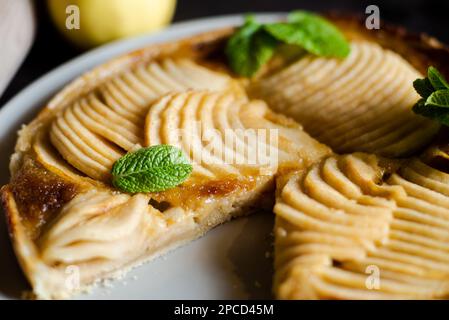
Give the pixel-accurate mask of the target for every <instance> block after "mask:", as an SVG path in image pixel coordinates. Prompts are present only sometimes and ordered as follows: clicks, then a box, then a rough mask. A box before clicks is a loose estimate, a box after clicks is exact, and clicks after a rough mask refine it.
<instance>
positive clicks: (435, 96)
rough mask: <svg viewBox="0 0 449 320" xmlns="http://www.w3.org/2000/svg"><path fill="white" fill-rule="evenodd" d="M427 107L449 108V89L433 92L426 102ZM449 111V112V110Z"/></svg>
mask: <svg viewBox="0 0 449 320" xmlns="http://www.w3.org/2000/svg"><path fill="white" fill-rule="evenodd" d="M425 105H426V106H429V105H431V106H434V107H441V108H449V89H446V90H438V91H435V92H433V93H432V94H431V95H430V96H429V97H428V98H427V100H426V103H425ZM447 111H449V110H447Z"/></svg>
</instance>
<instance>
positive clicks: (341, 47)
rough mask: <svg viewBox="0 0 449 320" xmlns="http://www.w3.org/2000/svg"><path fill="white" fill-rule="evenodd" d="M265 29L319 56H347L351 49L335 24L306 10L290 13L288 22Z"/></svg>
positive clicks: (280, 39) (280, 38)
mask: <svg viewBox="0 0 449 320" xmlns="http://www.w3.org/2000/svg"><path fill="white" fill-rule="evenodd" d="M265 30H267V32H268V33H270V34H271V35H272V36H274V37H275V38H276V39H278V40H279V41H282V42H285V43H288V44H294V45H297V46H300V47H302V48H304V49H305V50H307V51H308V52H310V53H313V54H315V55H319V56H325V57H338V58H345V57H347V56H348V55H349V53H350V51H351V49H350V46H349V43H348V42H347V41H346V39H345V37H344V36H343V34H342V33H341V32H340V31H339V30H338V29H337V28H336V27H335V26H334V25H333V24H331V23H330V22H329V21H327V20H326V19H324V18H322V17H320V16H318V15H315V14H312V13H308V12H304V11H295V12H293V13H291V14H289V15H288V22H287V23H273V24H269V25H266V26H265Z"/></svg>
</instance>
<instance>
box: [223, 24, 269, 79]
mask: <svg viewBox="0 0 449 320" xmlns="http://www.w3.org/2000/svg"><path fill="white" fill-rule="evenodd" d="M276 46H277V41H276V40H275V39H274V38H273V37H272V36H270V35H269V34H267V33H265V32H264V31H263V30H262V25H261V24H259V23H257V22H256V21H255V20H254V18H252V17H248V18H247V19H246V22H245V24H244V25H243V27H241V28H240V29H239V30H238V31H237V32H236V33H235V34H234V35H233V36H232V37H231V38H230V39H229V41H228V44H227V46H226V55H227V56H228V60H229V65H230V67H231V69H232V70H233V71H234V72H235V73H237V74H239V75H242V76H245V77H250V76H252V75H254V74H255V73H256V72H257V71H258V70H259V69H260V68H261V67H262V66H263V65H264V64H265V63H267V62H268V61H269V60H270V59H271V57H272V56H273V54H274V50H275V48H276Z"/></svg>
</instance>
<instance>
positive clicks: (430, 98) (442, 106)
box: [412, 67, 449, 126]
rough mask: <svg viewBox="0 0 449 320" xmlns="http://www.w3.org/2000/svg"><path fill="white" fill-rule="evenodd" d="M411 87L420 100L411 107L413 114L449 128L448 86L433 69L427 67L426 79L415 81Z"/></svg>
mask: <svg viewBox="0 0 449 320" xmlns="http://www.w3.org/2000/svg"><path fill="white" fill-rule="evenodd" d="M413 87H414V88H415V90H416V92H418V94H419V95H420V96H421V99H419V101H418V102H417V103H416V104H415V105H414V106H413V109H412V110H413V112H415V113H417V114H419V115H422V116H424V117H427V118H430V119H433V120H436V121H438V122H440V123H442V124H444V125H446V126H449V84H448V82H447V81H446V79H445V78H444V76H443V75H442V74H441V73H440V72H439V71H438V70H437V69H436V68H434V67H429V69H428V70H427V77H426V78H424V79H416V80H415V81H414V82H413Z"/></svg>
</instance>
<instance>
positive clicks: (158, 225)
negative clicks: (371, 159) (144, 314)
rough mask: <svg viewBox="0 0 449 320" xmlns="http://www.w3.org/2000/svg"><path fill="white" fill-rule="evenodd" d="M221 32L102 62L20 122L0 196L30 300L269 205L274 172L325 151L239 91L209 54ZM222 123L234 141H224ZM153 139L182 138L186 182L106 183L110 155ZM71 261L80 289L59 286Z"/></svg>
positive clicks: (63, 292) (176, 142)
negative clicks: (124, 186) (153, 186)
mask: <svg viewBox="0 0 449 320" xmlns="http://www.w3.org/2000/svg"><path fill="white" fill-rule="evenodd" d="M221 34H222V33H218V34H210V35H206V36H199V37H195V38H192V39H189V40H183V41H181V42H179V43H174V44H169V45H161V46H155V47H152V48H148V49H144V50H142V51H140V52H137V53H134V54H130V55H128V56H126V57H122V58H119V59H117V60H115V61H113V62H110V63H108V64H106V65H104V66H101V67H99V68H97V69H95V70H93V71H92V72H90V73H88V74H86V75H84V76H83V77H81V78H80V79H78V80H76V81H75V82H73V83H72V84H70V85H69V86H68V87H66V88H65V89H64V90H63V91H62V92H61V93H60V94H59V95H57V96H56V97H55V98H54V99H53V100H51V101H50V102H49V104H48V105H47V106H46V107H45V109H44V111H42V112H41V113H40V114H39V115H38V117H37V118H36V119H35V120H34V121H33V122H32V123H30V124H29V125H28V126H26V127H24V128H23V129H22V130H21V131H20V136H19V141H18V144H17V148H16V153H15V154H14V155H13V157H12V161H11V172H12V179H11V183H10V184H9V185H7V186H5V187H4V188H3V189H2V194H3V203H4V206H5V209H6V213H7V217H8V221H9V227H10V231H11V235H12V239H13V244H14V247H15V251H16V253H17V257H18V259H19V261H20V264H21V266H22V268H23V270H24V272H25V274H26V276H27V277H28V280H29V281H30V283H31V285H32V287H33V291H34V293H35V295H36V296H37V297H38V298H66V297H70V296H71V295H72V294H74V293H76V292H77V290H80V289H83V288H84V287H86V286H88V285H90V284H92V283H94V282H95V281H97V280H99V279H102V278H105V277H111V276H116V275H118V274H119V273H122V272H124V271H126V270H127V269H129V268H130V267H132V266H135V265H138V264H139V263H141V262H143V261H147V260H149V259H151V258H153V257H155V256H158V255H160V254H163V253H164V252H166V251H168V250H170V249H172V248H174V247H177V246H179V245H181V244H183V243H185V242H187V241H190V240H192V239H195V238H197V237H199V236H201V235H203V234H204V233H205V232H206V231H207V230H209V229H211V228H213V227H214V226H216V225H218V224H220V223H223V222H225V221H227V220H229V219H230V218H232V217H236V216H239V215H242V214H245V213H249V212H251V211H252V210H253V209H254V208H264V207H265V208H270V206H271V205H270V203H272V202H273V201H274V198H272V197H270V196H268V197H267V195H268V194H270V193H272V190H273V188H274V176H275V174H276V173H277V172H280V171H290V170H293V169H296V168H302V167H303V166H308V165H310V164H312V163H313V162H314V161H316V160H317V159H319V158H320V157H322V156H323V155H325V154H328V153H329V152H330V149H329V148H328V147H326V146H324V145H322V144H320V143H319V142H317V141H315V140H314V139H313V138H311V137H309V135H308V134H307V133H305V132H304V131H302V128H301V126H300V125H299V124H297V123H296V122H295V121H293V120H291V119H289V118H287V117H285V116H283V115H279V114H275V113H273V112H272V111H271V110H270V109H269V108H268V106H267V105H266V103H265V102H263V101H260V100H259V101H257V100H250V99H248V98H247V97H246V94H245V92H244V89H243V87H242V84H241V83H240V82H239V81H238V80H234V79H233V78H232V77H231V76H230V75H229V74H228V73H227V72H225V71H223V70H222V69H223V68H220V66H219V64H218V63H216V62H214V60H213V58H210V59H209V58H208V54H209V53H210V51H211V50H212V49H213V48H214V46H216V44H215V41H216V38H217V35H218V36H220V35H221ZM271 131H274V132H275V133H276V134H275V135H273V136H272V137H270V132H271ZM202 132H203V133H202ZM261 132H262V133H263V135H262V138H260V137H259V136H258V133H261ZM227 133H229V134H228V135H230V138H231V141H232V142H233V143H229V142H228V141H225V140H224V137H225V136H226V134H227ZM202 134H203V135H204V134H209V135H210V137H206V139H205V137H203V136H202ZM253 136H254V138H257V139H258V140H257V141H256V140H254V139H252V138H253ZM272 138H273V139H272ZM274 138H275V139H274ZM161 144H162V145H163V144H169V145H172V146H176V147H179V149H181V150H182V151H183V152H184V154H185V155H186V157H187V158H188V159H189V161H190V163H192V166H193V172H192V174H191V176H190V177H189V178H188V179H187V180H186V181H185V182H184V183H183V184H181V185H179V186H178V187H176V188H172V189H169V190H166V191H162V192H150V193H137V194H129V193H126V192H120V190H117V189H116V188H114V186H113V185H112V183H111V180H112V177H111V169H112V167H113V165H114V163H115V162H116V161H117V160H118V159H120V158H121V157H122V156H124V155H125V154H126V153H127V152H132V151H133V150H138V149H141V148H143V147H150V146H153V145H161ZM208 145H209V147H208ZM212 149H213V150H223V153H224V154H225V155H226V157H227V158H226V159H225V158H223V157H220V156H219V155H217V154H214V153H213V152H212V151H213V150H212ZM259 149H261V150H262V151H266V152H262V153H261V152H260V150H259ZM208 150H210V151H208ZM258 153H260V155H261V156H260V157H259V156H258V157H256V158H255V159H253V160H254V161H252V162H251V161H249V160H250V159H249V157H251V156H252V155H254V154H256V155H259V154H258ZM198 155H199V156H200V158H198V157H197V156H198ZM265 155H266V156H265ZM264 156H265V157H264ZM201 157H202V158H201ZM228 158H230V160H229V159H228ZM228 160H229V161H228ZM73 265H75V266H77V267H79V275H80V282H81V283H80V286H79V287H70V286H67V284H66V277H67V275H66V273H65V270H66V268H67V267H69V266H73Z"/></svg>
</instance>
